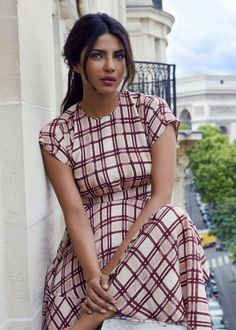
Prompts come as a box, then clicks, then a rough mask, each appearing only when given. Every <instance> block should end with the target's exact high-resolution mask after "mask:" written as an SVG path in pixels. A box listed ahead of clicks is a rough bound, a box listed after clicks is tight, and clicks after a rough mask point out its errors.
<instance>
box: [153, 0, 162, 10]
mask: <svg viewBox="0 0 236 330" xmlns="http://www.w3.org/2000/svg"><path fill="white" fill-rule="evenodd" d="M152 2H153V7H154V8H157V9H161V10H162V0H152Z"/></svg>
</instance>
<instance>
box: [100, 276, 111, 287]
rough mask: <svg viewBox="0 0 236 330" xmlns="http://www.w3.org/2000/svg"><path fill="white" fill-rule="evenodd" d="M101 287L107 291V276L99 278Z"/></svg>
mask: <svg viewBox="0 0 236 330" xmlns="http://www.w3.org/2000/svg"><path fill="white" fill-rule="evenodd" d="M100 282H101V286H102V288H103V289H104V290H108V289H109V276H107V275H102V276H101V280H100Z"/></svg>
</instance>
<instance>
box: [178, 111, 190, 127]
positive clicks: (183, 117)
mask: <svg viewBox="0 0 236 330" xmlns="http://www.w3.org/2000/svg"><path fill="white" fill-rule="evenodd" d="M179 119H180V122H181V123H182V124H185V125H188V127H189V129H191V128H192V117H191V114H190V112H189V110H188V109H183V110H181V112H180V116H179Z"/></svg>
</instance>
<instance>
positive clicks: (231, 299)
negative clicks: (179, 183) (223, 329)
mask: <svg viewBox="0 0 236 330" xmlns="http://www.w3.org/2000/svg"><path fill="white" fill-rule="evenodd" d="M185 202H186V205H185V208H186V211H187V212H188V214H189V216H190V217H191V219H192V221H193V222H194V224H195V226H196V227H197V228H198V229H204V228H206V225H205V223H204V221H203V216H202V214H201V211H200V207H199V204H198V203H197V199H196V192H195V191H194V184H193V181H192V177H191V173H190V172H187V175H186V181H185ZM204 250H205V254H206V258H207V261H208V264H209V267H210V268H211V269H212V270H213V271H214V274H215V280H216V283H217V288H218V291H219V298H218V299H219V301H220V304H221V306H222V309H223V312H224V318H225V320H226V323H227V329H228V330H236V265H235V266H233V265H232V263H231V259H230V253H229V252H227V251H216V248H215V247H208V248H205V249H204Z"/></svg>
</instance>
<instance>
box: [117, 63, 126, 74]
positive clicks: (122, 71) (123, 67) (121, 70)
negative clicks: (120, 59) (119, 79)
mask: <svg viewBox="0 0 236 330" xmlns="http://www.w3.org/2000/svg"><path fill="white" fill-rule="evenodd" d="M117 71H118V72H119V74H120V75H122V76H123V75H124V74H125V71H126V65H125V63H119V65H118V68H117Z"/></svg>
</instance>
